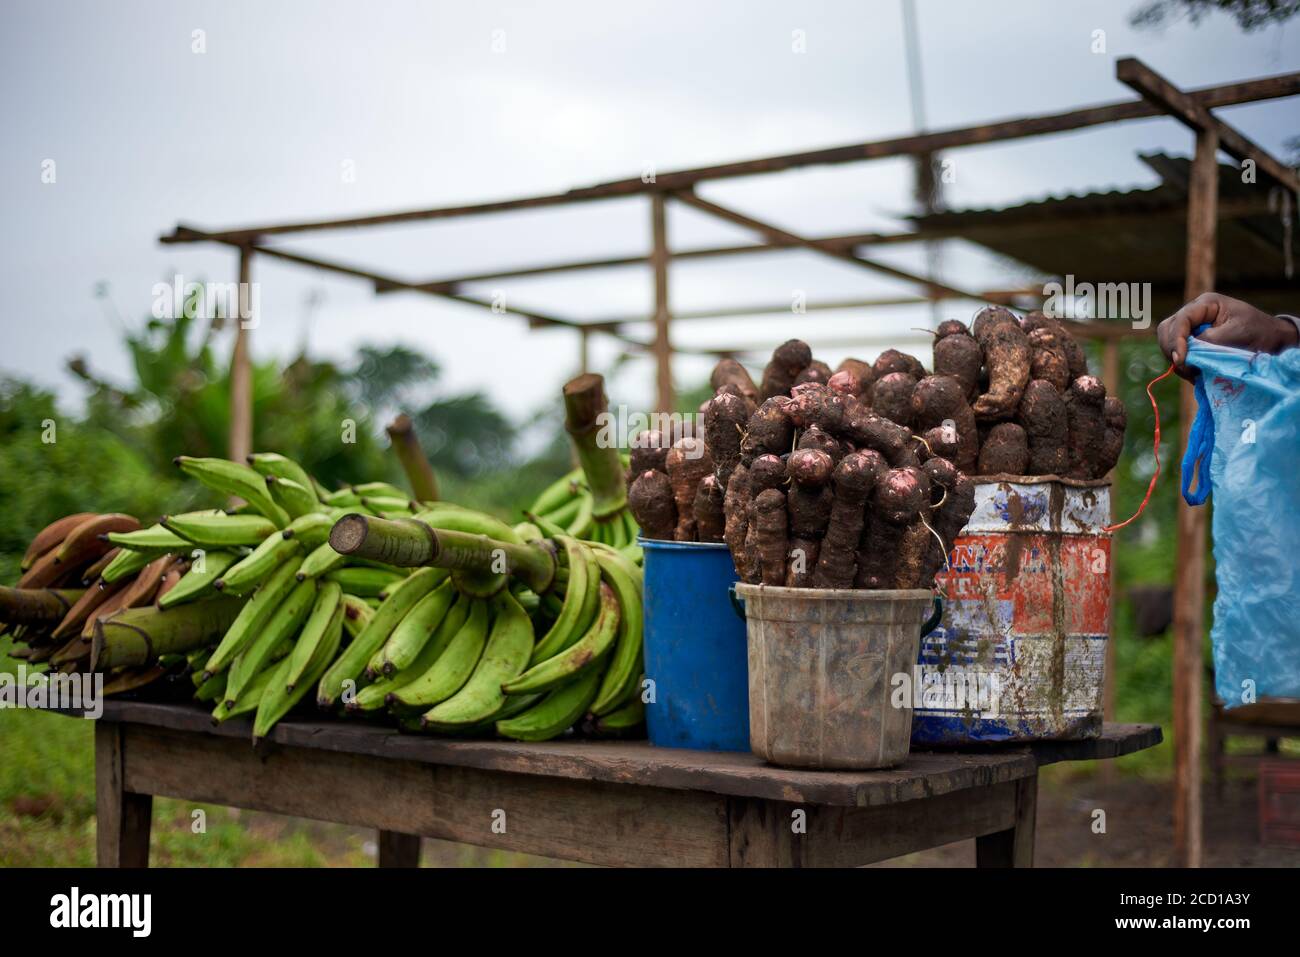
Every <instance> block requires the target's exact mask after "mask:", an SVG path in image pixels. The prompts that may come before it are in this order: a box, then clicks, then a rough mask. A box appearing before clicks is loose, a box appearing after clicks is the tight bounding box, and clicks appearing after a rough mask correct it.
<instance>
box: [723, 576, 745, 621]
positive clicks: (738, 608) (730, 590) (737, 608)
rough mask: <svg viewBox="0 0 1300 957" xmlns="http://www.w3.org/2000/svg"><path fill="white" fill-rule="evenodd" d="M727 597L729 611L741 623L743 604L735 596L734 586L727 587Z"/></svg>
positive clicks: (737, 596) (743, 617)
mask: <svg viewBox="0 0 1300 957" xmlns="http://www.w3.org/2000/svg"><path fill="white" fill-rule="evenodd" d="M727 597H728V598H730V599H731V610H732V611H734V612H735V613H736V617H737V618H739V619H740V620H741V621H744V620H745V602H744V601H743V600H742V599H741V597H740V596H739V595H737V594H736V586H735V585H729V586H728V587H727Z"/></svg>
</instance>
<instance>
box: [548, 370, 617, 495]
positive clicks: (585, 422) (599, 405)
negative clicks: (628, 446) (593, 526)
mask: <svg viewBox="0 0 1300 957" xmlns="http://www.w3.org/2000/svg"><path fill="white" fill-rule="evenodd" d="M563 391H564V428H565V431H566V432H568V433H569V440H570V441H571V442H572V443H573V447H574V449H575V450H576V451H577V453H578V461H579V462H580V463H581V464H582V473H583V477H584V478H585V479H586V482H587V487H588V488H590V489H591V496H592V499H593V502H594V508H593V511H592V514H594V515H596V516H597V517H604V516H607V515H612V514H614V513H615V512H617V511H618V510H619V509H620V508H622V507H623V506H624V505H625V504H626V503H627V486H626V484H625V483H624V480H623V460H622V458H621V457H620V456H619V454H618V446H617V444H616V443H615V442H613V441H609V437H608V436H606V435H605V433H604V429H603V428H602V425H603V421H604V418H605V416H606V414H607V413H608V412H609V400H608V399H606V398H605V380H604V378H603V377H601V376H599V375H596V374H595V373H591V372H588V373H583V374H582V375H580V376H578V377H577V378H574V379H570V380H569V381H568V382H566V383H565V384H564V390H563Z"/></svg>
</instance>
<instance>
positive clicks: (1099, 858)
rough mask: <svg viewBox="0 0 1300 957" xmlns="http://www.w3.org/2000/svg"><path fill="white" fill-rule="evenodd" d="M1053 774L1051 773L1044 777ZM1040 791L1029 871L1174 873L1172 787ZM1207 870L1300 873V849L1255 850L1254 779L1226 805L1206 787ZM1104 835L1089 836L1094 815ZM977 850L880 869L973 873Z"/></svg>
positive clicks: (1238, 787)
mask: <svg viewBox="0 0 1300 957" xmlns="http://www.w3.org/2000/svg"><path fill="white" fill-rule="evenodd" d="M1047 770H1048V772H1050V770H1051V769H1047ZM1043 777H1044V778H1045V779H1047V780H1045V781H1044V783H1043V784H1041V785H1040V787H1039V795H1038V828H1037V831H1036V832H1035V842H1034V864H1035V865H1036V866H1038V867H1173V866H1175V864H1174V860H1173V840H1174V823H1173V785H1172V783H1171V782H1169V781H1152V780H1148V779H1143V778H1126V777H1122V778H1118V779H1117V780H1115V781H1113V782H1106V781H1103V780H1102V779H1101V778H1100V777H1096V776H1093V777H1089V778H1086V779H1073V780H1072V779H1069V778H1066V779H1065V780H1058V781H1053V780H1050V779H1049V778H1048V774H1047V773H1045V774H1044V775H1043ZM1203 800H1204V818H1205V829H1204V841H1205V845H1204V848H1205V850H1204V866H1206V867H1300V848H1283V847H1265V846H1263V845H1261V844H1260V843H1259V828H1258V821H1257V813H1258V803H1259V793H1258V790H1257V786H1256V783H1255V781H1254V780H1253V778H1252V779H1245V780H1243V779H1237V780H1232V781H1228V782H1225V785H1224V792H1223V797H1222V798H1219V797H1217V796H1216V795H1215V793H1214V787H1213V786H1212V785H1209V784H1207V785H1206V787H1205V791H1204V794H1203ZM1099 809H1100V810H1102V811H1104V812H1105V818H1104V822H1105V833H1094V832H1093V822H1094V819H1096V814H1095V812H1096V811H1097V810H1099ZM974 865H975V842H974V841H960V842H958V843H956V844H949V845H947V846H946V847H937V848H935V849H933V850H930V851H924V852H922V853H919V854H910V855H908V856H907V857H900V858H895V859H894V860H891V861H885V862H882V863H881V864H878V865H874V866H877V867H973V866H974Z"/></svg>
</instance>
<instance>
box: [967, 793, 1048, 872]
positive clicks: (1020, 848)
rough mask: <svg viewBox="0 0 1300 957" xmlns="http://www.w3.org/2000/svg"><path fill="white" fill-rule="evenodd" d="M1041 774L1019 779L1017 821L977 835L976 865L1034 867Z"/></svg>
mask: <svg viewBox="0 0 1300 957" xmlns="http://www.w3.org/2000/svg"><path fill="white" fill-rule="evenodd" d="M1037 819H1038V775H1036V774H1035V775H1032V776H1030V777H1027V778H1022V779H1021V780H1019V781H1017V782H1016V824H1015V827H1011V828H1008V829H1007V830H1005V831H995V832H994V833H992V834H986V835H985V836H984V837H977V838H975V866H976V867H1033V866H1034V825H1035V822H1036V821H1037Z"/></svg>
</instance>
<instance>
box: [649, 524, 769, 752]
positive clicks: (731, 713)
mask: <svg viewBox="0 0 1300 957" xmlns="http://www.w3.org/2000/svg"><path fill="white" fill-rule="evenodd" d="M640 544H641V547H642V548H643V549H644V552H645V673H646V677H647V678H649V679H650V680H652V681H653V682H654V695H655V700H654V703H653V704H648V705H647V706H646V729H647V731H648V732H649V736H650V743H651V744H654V745H656V746H658V747H661V748H698V749H700V750H705V751H748V750H749V665H748V661H747V650H746V638H745V622H744V621H743V620H742V619H740V618H738V617H737V616H736V613H735V612H734V611H733V610H732V607H731V598H730V595H729V590H730V588H731V586H732V585H733V584H735V582H736V579H737V577H738V576H737V575H736V567H735V565H734V564H733V563H732V561H731V552H729V551H728V550H727V546H726V545H721V544H716V545H715V544H711V543H705V542H661V541H649V540H645V539H642V540H641V542H640Z"/></svg>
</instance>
